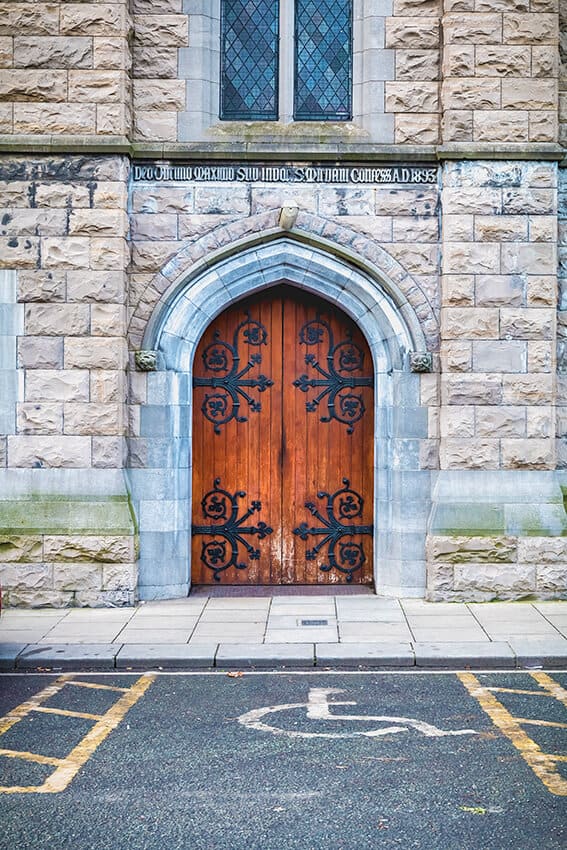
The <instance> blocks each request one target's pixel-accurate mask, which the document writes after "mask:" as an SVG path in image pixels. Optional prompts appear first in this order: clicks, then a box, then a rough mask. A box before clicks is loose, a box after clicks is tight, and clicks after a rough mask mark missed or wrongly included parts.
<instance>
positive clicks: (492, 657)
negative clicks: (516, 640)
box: [413, 641, 516, 670]
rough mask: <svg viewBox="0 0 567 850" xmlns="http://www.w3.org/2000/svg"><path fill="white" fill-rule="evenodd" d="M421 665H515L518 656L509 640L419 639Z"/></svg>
mask: <svg viewBox="0 0 567 850" xmlns="http://www.w3.org/2000/svg"><path fill="white" fill-rule="evenodd" d="M413 648H414V651H415V663H416V666H417V667H435V668H444V669H448V670H451V669H454V668H459V669H462V668H463V667H474V668H480V669H483V668H485V667H491V668H498V669H500V668H513V667H515V666H516V656H515V654H514V652H513V650H512V649H511V647H510V646H509V645H508V644H507V643H506V642H505V641H486V642H478V643H477V642H474V641H463V642H462V643H458V642H457V641H454V642H453V643H437V642H436V643H433V642H431V643H430V642H420V641H416V642H415V643H414V645H413Z"/></svg>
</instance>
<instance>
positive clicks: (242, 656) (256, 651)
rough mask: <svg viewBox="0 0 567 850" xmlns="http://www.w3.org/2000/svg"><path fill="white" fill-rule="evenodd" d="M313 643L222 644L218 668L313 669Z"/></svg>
mask: <svg viewBox="0 0 567 850" xmlns="http://www.w3.org/2000/svg"><path fill="white" fill-rule="evenodd" d="M314 663H315V660H314V652H313V644H312V643H293V644H291V643H289V644H285V643H270V644H265V643H233V644H227V643H221V644H220V646H219V649H218V652H217V659H216V666H217V667H268V668H270V667H313V666H314Z"/></svg>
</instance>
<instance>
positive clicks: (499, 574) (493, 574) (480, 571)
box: [455, 564, 536, 599]
mask: <svg viewBox="0 0 567 850" xmlns="http://www.w3.org/2000/svg"><path fill="white" fill-rule="evenodd" d="M535 589H536V568H535V566H532V565H529V564H515V565H513V566H512V565H511V566H510V567H503V566H502V564H455V590H461V591H471V590H480V591H487V592H489V593H494V595H495V598H501V599H510V598H512V597H513V596H514V595H517V594H520V593H533V592H534V591H535Z"/></svg>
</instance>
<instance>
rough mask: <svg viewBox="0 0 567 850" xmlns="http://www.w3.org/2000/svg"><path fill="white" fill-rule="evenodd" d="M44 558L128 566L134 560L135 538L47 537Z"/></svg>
mask: <svg viewBox="0 0 567 850" xmlns="http://www.w3.org/2000/svg"><path fill="white" fill-rule="evenodd" d="M44 556H45V558H46V559H47V560H50V561H73V562H76V561H78V562H81V561H94V562H100V561H103V562H107V563H118V564H121V563H126V564H128V563H129V562H130V561H133V560H134V538H133V537H115V536H112V537H111V536H104V537H91V536H78V535H46V536H45V537H44Z"/></svg>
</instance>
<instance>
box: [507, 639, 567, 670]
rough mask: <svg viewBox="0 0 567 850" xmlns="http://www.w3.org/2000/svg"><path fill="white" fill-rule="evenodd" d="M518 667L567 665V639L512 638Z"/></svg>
mask: <svg viewBox="0 0 567 850" xmlns="http://www.w3.org/2000/svg"><path fill="white" fill-rule="evenodd" d="M508 643H509V644H510V646H511V648H512V651H513V652H514V654H515V655H516V666H517V667H525V668H530V667H562V668H565V667H567V640H565V639H564V638H560V637H557V638H555V637H553V638H524V637H520V638H510V639H509V640H508Z"/></svg>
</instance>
